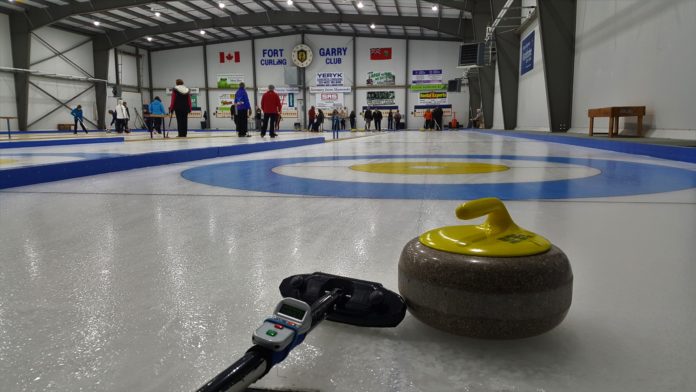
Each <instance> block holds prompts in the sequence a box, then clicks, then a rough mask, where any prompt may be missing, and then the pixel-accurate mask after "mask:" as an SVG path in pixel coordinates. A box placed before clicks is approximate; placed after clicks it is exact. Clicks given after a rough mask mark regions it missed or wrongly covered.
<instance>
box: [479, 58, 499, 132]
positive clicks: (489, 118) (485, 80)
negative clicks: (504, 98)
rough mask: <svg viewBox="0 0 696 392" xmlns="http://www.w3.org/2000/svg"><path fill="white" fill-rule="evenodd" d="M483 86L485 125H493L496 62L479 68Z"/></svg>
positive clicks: (482, 100)
mask: <svg viewBox="0 0 696 392" xmlns="http://www.w3.org/2000/svg"><path fill="white" fill-rule="evenodd" d="M478 71H479V76H478V77H479V83H480V86H481V111H483V122H484V126H485V127H486V128H488V129H490V128H492V127H493V105H494V102H495V64H491V65H486V66H485V67H481V68H479V69H478Z"/></svg>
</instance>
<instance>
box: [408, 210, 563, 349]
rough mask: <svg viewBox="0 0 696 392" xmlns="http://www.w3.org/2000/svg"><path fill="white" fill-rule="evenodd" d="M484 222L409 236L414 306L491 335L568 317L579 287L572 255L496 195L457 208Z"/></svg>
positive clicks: (447, 326)
mask: <svg viewBox="0 0 696 392" xmlns="http://www.w3.org/2000/svg"><path fill="white" fill-rule="evenodd" d="M484 215H488V218H487V220H486V222H484V223H483V224H481V225H479V226H449V227H441V228H439V229H435V230H431V231H429V232H427V233H424V234H423V235H421V236H420V237H418V238H414V239H413V240H411V241H410V242H409V243H407V244H406V246H405V247H404V249H403V251H402V252H401V259H400V260H399V291H400V292H401V295H402V296H403V297H404V298H405V299H406V303H407V304H408V308H409V311H410V312H411V314H413V315H414V316H415V317H416V318H418V319H419V320H421V321H422V322H424V323H426V324H428V325H430V326H432V327H435V328H437V329H440V330H443V331H446V332H451V333H454V334H457V335H464V336H470V337H477V338H488V339H516V338H524V337H528V336H534V335H538V334H541V333H543V332H546V331H549V330H550V329H552V328H554V327H555V326H557V325H558V324H560V322H561V321H563V319H564V318H565V316H566V314H567V313H568V309H569V308H570V303H571V300H572V294H573V273H572V271H571V268H570V263H569V262H568V258H567V257H566V255H565V254H564V253H563V252H562V251H561V250H560V249H559V248H557V247H556V246H553V245H552V244H550V243H549V242H548V241H547V240H546V239H545V238H543V237H541V236H539V235H537V234H534V233H532V232H529V231H527V230H524V229H522V228H520V227H519V226H517V225H516V224H515V223H514V222H513V221H512V219H511V218H510V215H509V214H508V212H507V210H506V209H505V206H504V205H503V203H502V202H501V201H500V200H498V199H496V198H486V199H479V200H474V201H471V202H468V203H466V204H462V205H461V206H459V208H457V217H458V218H460V219H474V218H478V217H481V216H484Z"/></svg>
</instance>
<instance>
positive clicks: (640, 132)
mask: <svg viewBox="0 0 696 392" xmlns="http://www.w3.org/2000/svg"><path fill="white" fill-rule="evenodd" d="M638 137H643V116H638Z"/></svg>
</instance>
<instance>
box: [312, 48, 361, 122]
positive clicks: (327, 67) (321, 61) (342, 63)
mask: <svg viewBox="0 0 696 392" xmlns="http://www.w3.org/2000/svg"><path fill="white" fill-rule="evenodd" d="M305 43H306V44H307V45H308V46H309V47H310V48H312V53H313V55H314V61H312V64H310V65H309V67H307V69H306V78H307V85H308V86H316V85H317V73H320V72H343V86H352V85H353V84H354V83H353V82H354V80H353V58H354V56H355V53H353V37H341V36H326V35H312V34H308V35H305ZM322 48H323V49H325V50H324V51H322V50H321V49H322ZM337 48H339V49H341V50H343V49H345V53H341V54H340V55H338V53H334V54H337V55H335V56H334V55H331V49H337ZM326 50H328V53H329V54H328V55H327V53H326ZM322 54H323V56H322ZM354 94H355V91H354V90H352V92H351V93H350V94H349V93H343V103H344V106H345V107H347V108H348V113H350V111H351V110H354V109H355V108H354V107H353V96H354ZM316 98H317V94H310V93H309V91H308V92H307V100H308V104H307V105H306V106H307V107H310V106H311V105H316V102H317V101H316ZM326 124H327V123H325V125H326ZM326 128H327V129H330V126H328V125H327V126H326Z"/></svg>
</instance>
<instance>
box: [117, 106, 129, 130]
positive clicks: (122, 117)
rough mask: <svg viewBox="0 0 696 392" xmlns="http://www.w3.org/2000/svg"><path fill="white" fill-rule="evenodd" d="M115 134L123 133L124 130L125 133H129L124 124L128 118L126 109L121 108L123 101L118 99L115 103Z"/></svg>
mask: <svg viewBox="0 0 696 392" xmlns="http://www.w3.org/2000/svg"><path fill="white" fill-rule="evenodd" d="M115 111H116V132H118V133H123V131H124V130H125V131H126V133H130V131H129V130H128V129H127V128H126V123H127V122H128V120H129V118H130V117H129V116H128V109H127V108H126V107H125V106H123V100H122V99H119V100H118V102H117V103H116V110H115Z"/></svg>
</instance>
